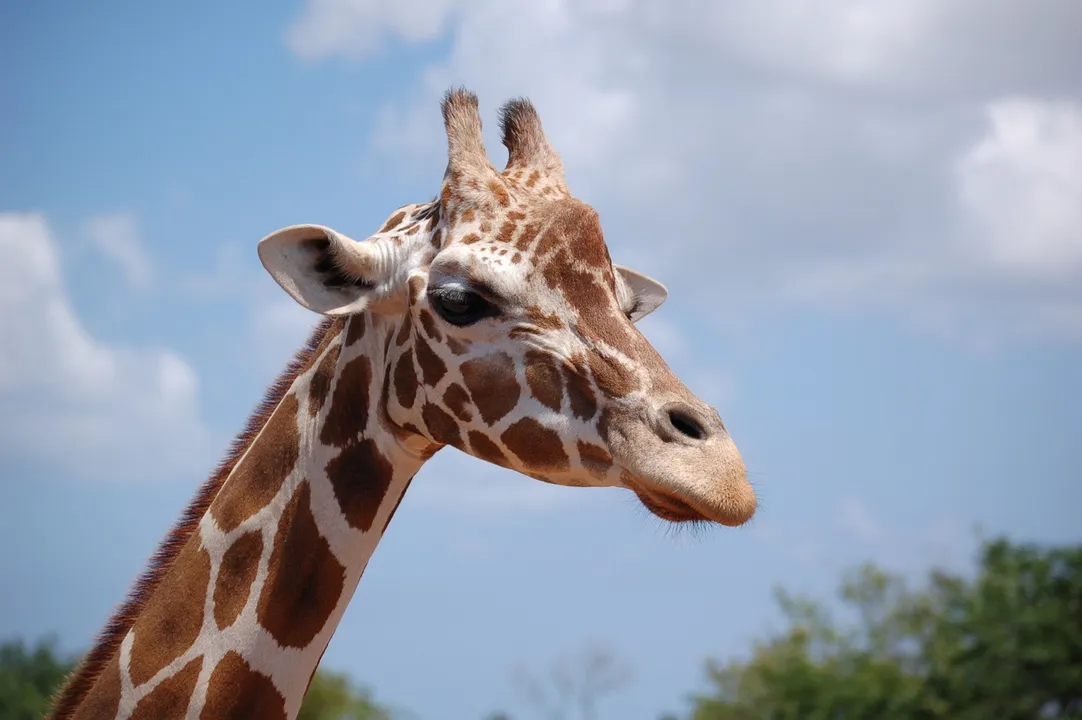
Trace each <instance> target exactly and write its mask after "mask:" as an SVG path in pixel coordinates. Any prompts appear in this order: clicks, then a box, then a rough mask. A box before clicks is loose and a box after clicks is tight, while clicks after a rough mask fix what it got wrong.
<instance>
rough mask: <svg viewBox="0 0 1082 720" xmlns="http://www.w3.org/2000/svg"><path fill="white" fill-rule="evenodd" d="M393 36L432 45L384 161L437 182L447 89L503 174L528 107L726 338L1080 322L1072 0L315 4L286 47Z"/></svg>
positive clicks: (617, 242) (313, 51)
mask: <svg viewBox="0 0 1082 720" xmlns="http://www.w3.org/2000/svg"><path fill="white" fill-rule="evenodd" d="M407 15H409V16H411V17H414V18H416V17H420V18H423V22H421V23H420V24H419V25H417V26H410V25H409V23H408V21H407V20H404V19H403V18H405V17H406V16H407ZM302 36H303V39H299V38H302ZM388 36H393V37H395V38H396V39H398V40H400V41H404V42H407V43H422V42H427V41H431V40H433V39H435V38H437V37H439V38H444V37H446V38H447V40H448V41H449V42H448V43H447V48H448V49H447V51H446V55H445V56H443V57H442V58H441V59H440V60H438V61H437V62H436V63H434V64H433V65H431V66H429V67H427V68H426V69H425V70H424V72H423V74H422V75H421V76H420V77H419V78H418V80H417V83H418V84H417V87H416V88H415V89H414V91H413V93H412V94H406V96H405V97H406V98H407V99H406V100H405V101H396V102H392V103H390V104H387V105H386V106H384V107H383V108H381V110H380V111H379V122H378V128H377V131H376V134H375V136H374V138H373V151H374V154H375V155H376V157H377V158H378V161H379V162H381V163H383V164H385V165H388V166H393V167H395V168H396V169H399V170H402V169H403V168H405V169H406V170H407V171H408V170H409V169H410V168H412V169H413V170H414V171H417V170H423V172H424V176H425V177H427V178H431V181H432V182H436V180H437V179H438V177H439V175H440V173H441V172H442V170H443V164H444V157H443V153H444V139H443V137H442V134H441V132H442V131H441V127H440V122H439V115H438V107H437V101H438V98H439V96H440V95H441V94H442V92H443V91H444V90H446V88H447V87H448V86H450V85H452V84H458V83H465V84H467V85H468V86H469V87H471V88H472V89H474V90H476V91H477V92H478V94H479V95H480V98H481V102H482V109H483V111H484V112H485V114H486V119H487V120H489V122H488V123H487V125H486V136H487V141H488V142H487V144H488V146H489V150H490V152H491V153H492V154H493V158H494V160H497V161H498V158H499V157H500V155H501V153H502V149H501V148H500V147H499V143H498V141H497V139H496V137H495V131H494V125H495V123H493V122H491V120H492V119H494V109H495V106H496V105H497V104H498V103H500V102H502V101H503V100H505V99H506V98H509V97H512V96H518V95H528V96H529V97H531V99H533V100H534V102H535V104H537V106H538V107H539V109H540V110H541V112H542V116H543V119H544V122H545V126H546V129H547V130H548V132H549V135H550V137H551V138H552V140H553V143H554V144H555V145H556V146H557V147H558V148H559V149H560V151H561V153H562V154H563V156H564V160H565V163H566V165H567V167H568V174H569V182H570V185H571V187H572V189H573V190H574V191H576V193H577V194H579V195H580V196H582V197H584V199H587V200H588V201H590V202H593V203H594V204H595V205H596V206H597V207H598V208H599V210H600V211H601V212H602V217H603V219H604V221H605V223H606V231H607V235H608V237H609V239H610V245H612V246H613V250H614V253H615V255H616V256H617V257H619V258H621V259H622V261H623V258H628V259H629V260H628V261H629V262H634V263H635V264H638V265H642V266H643V267H642V269H644V270H647V271H649V272H650V273H651V274H657V275H658V276H659V277H660V278H661V279H663V280H664V281H666V282H667V283H668V284H669V285H670V286H671V287H674V288H675V287H676V285H677V284H678V283H681V281H682V282H683V283H687V284H686V285H683V287H681V288H680V291H681V292H682V293H684V294H689V293H690V294H693V295H696V296H697V300H698V301H699V303H700V304H705V305H706V306H708V307H710V310H711V312H710V314H711V315H713V316H716V317H718V318H719V319H723V320H727V319H728V318H729V317H740V316H746V315H747V313H748V312H749V310H750V309H752V308H753V307H754V306H757V305H763V304H777V303H789V304H811V303H814V304H826V305H835V306H842V305H844V306H849V307H853V306H856V307H861V308H864V307H869V306H873V305H875V304H879V305H885V306H888V307H891V308H893V309H895V310H896V311H898V312H901V313H903V314H905V315H906V316H907V317H908V318H909V319H910V320H915V321H916V322H920V323H927V322H929V318H935V322H936V323H937V324H939V325H941V326H942V327H945V328H947V327H958V326H960V325H965V326H966V327H976V326H977V325H980V324H982V323H983V324H984V325H985V326H987V327H990V328H992V329H993V331H995V332H1015V331H1019V330H1022V329H1024V330H1026V331H1032V330H1033V328H1035V327H1038V326H1039V327H1041V328H1043V329H1044V330H1058V331H1064V330H1066V331H1067V332H1076V331H1077V328H1078V327H1079V325H1082V321H1080V320H1079V313H1078V308H1079V307H1082V284H1080V283H1078V282H1074V283H1073V284H1074V286H1075V289H1073V290H1062V291H1059V292H1057V293H1056V294H1055V295H1054V296H1052V297H1049V295H1048V293H1047V291H1046V285H1047V283H1049V282H1050V281H1055V282H1063V281H1064V279H1070V280H1072V281H1074V280H1075V279H1076V278H1077V275H1076V274H1075V270H1073V269H1072V268H1076V267H1077V264H1078V260H1077V258H1078V249H1077V248H1078V241H1077V238H1079V237H1080V236H1082V225H1080V218H1079V212H1080V211H1079V210H1078V208H1079V207H1082V198H1080V197H1079V196H1078V185H1077V184H1076V183H1077V177H1078V175H1077V173H1078V170H1077V168H1078V167H1079V164H1078V162H1077V160H1075V159H1074V158H1075V157H1076V154H1072V153H1077V150H1076V149H1075V148H1077V147H1078V145H1077V143H1078V140H1077V138H1078V129H1077V113H1078V108H1079V107H1080V105H1079V103H1082V44H1080V43H1078V42H1077V38H1078V37H1080V36H1082V6H1079V5H1078V3H1077V2H1076V1H1075V0H1049V1H1048V2H1044V3H1040V4H1034V3H1016V2H1008V1H1007V0H960V1H959V2H955V3H941V2H936V1H935V0H878V1H877V2H868V1H867V0H842V2H837V3H833V4H831V5H830V6H829V7H826V8H825V7H823V6H822V4H821V3H812V2H809V1H807V0H804V1H802V2H796V3H792V2H788V1H787V2H781V0H734V1H733V2H726V3H713V4H710V3H696V2H692V0H674V2H672V3H669V4H667V5H659V4H656V3H647V2H645V0H584V1H583V2H574V3H572V2H570V1H569V0H547V1H546V2H524V1H523V2H508V1H507V0H469V1H466V0H461V1H459V2H454V3H452V2H450V0H433V1H432V2H417V1H415V2H412V3H407V4H404V5H401V6H399V5H393V4H392V5H386V4H385V5H376V4H374V3H371V2H365V1H361V0H356V1H353V2H351V1H349V0H337V1H336V2H321V1H318V0H312V1H310V2H308V3H307V4H306V5H305V9H304V11H303V13H302V15H301V17H300V19H299V20H298V21H297V23H296V24H295V25H294V27H293V28H292V29H291V31H290V38H291V44H292V47H293V48H294V50H296V51H297V52H298V53H299V54H301V55H303V56H305V57H309V58H314V57H326V56H330V55H335V54H339V55H345V56H350V57H354V58H356V57H360V56H363V55H364V54H366V53H372V52H376V51H377V50H378V49H379V46H378V44H377V43H376V42H375V39H376V38H378V37H388ZM400 97H401V96H400ZM1019 97H1021V98H1026V99H1021V100H1020V99H1016V98H1019ZM1054 98H1056V99H1055V100H1053V99H1054ZM958 158H964V159H963V160H961V161H959V160H958ZM1023 238H1025V240H1023ZM661 247H664V249H665V250H664V252H662V251H660V250H659V248H661ZM689 258H694V259H695V260H694V262H689ZM1005 269H1007V270H1010V272H1005ZM1003 308H1008V309H1009V313H1008V314H1009V315H1010V316H1011V319H1010V322H1004V318H1003V314H1002V311H1003Z"/></svg>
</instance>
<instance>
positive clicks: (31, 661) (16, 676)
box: [0, 640, 73, 720]
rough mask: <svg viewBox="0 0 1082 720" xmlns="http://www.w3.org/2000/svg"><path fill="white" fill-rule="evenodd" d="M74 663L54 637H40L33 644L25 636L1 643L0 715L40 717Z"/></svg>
mask: <svg viewBox="0 0 1082 720" xmlns="http://www.w3.org/2000/svg"><path fill="white" fill-rule="evenodd" d="M72 665H73V660H72V659H71V658H68V657H66V656H64V655H62V654H60V653H59V652H57V650H56V644H55V642H53V641H52V640H40V641H38V643H37V644H36V645H35V646H34V647H32V648H31V647H27V645H26V644H25V643H24V642H23V641H22V640H9V641H7V642H4V643H3V644H0V719H2V720H37V719H38V718H40V717H41V716H42V715H43V714H44V713H45V712H46V711H48V709H49V706H50V704H51V701H52V697H53V693H54V692H55V691H56V689H57V688H59V686H60V683H62V682H63V681H64V678H65V677H66V676H67V674H68V672H70V671H71V668H72Z"/></svg>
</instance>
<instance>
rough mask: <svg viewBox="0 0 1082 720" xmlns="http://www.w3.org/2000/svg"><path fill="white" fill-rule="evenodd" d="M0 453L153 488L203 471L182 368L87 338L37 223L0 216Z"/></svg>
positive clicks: (166, 357) (191, 380)
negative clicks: (168, 477) (176, 475)
mask: <svg viewBox="0 0 1082 720" xmlns="http://www.w3.org/2000/svg"><path fill="white" fill-rule="evenodd" d="M0 257H2V258H3V261H2V262H0V446H3V448H4V450H3V452H4V453H5V454H7V455H8V456H10V457H16V456H24V457H29V458H32V459H33V460H34V461H35V462H38V463H42V464H47V465H50V466H53V467H55V468H57V469H58V470H64V471H66V472H69V473H71V474H73V475H78V476H83V477H93V478H99V479H109V480H115V479H122V480H131V479H138V480H153V479H155V478H158V477H160V476H161V475H163V474H172V473H173V472H176V471H179V470H189V469H193V468H199V469H205V468H203V467H202V461H203V460H205V459H206V458H205V456H204V452H205V444H206V433H205V431H204V428H203V426H202V424H201V422H200V419H199V416H198V411H197V406H196V394H197V381H196V376H195V373H194V372H193V370H192V368H191V367H190V366H189V365H188V364H187V363H186V362H185V361H184V360H183V359H182V358H180V357H178V356H177V355H176V354H174V353H172V352H169V351H167V350H158V349H150V348H126V347H118V346H112V345H109V344H107V343H105V342H102V341H101V340H99V339H97V338H95V337H93V336H92V335H91V334H90V332H88V330H87V329H86V328H85V327H84V326H83V324H82V322H81V321H80V319H79V317H78V316H77V315H76V313H75V311H74V309H73V307H72V305H71V302H70V300H69V298H68V294H67V290H66V288H65V286H64V281H63V278H62V277H61V272H60V258H59V252H58V249H57V246H56V243H55V242H54V241H53V238H52V235H51V233H50V230H49V227H48V225H47V223H46V221H45V219H44V218H43V217H42V216H40V215H35V214H23V213H2V214H0Z"/></svg>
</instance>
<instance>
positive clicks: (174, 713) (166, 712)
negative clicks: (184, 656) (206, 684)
mask: <svg viewBox="0 0 1082 720" xmlns="http://www.w3.org/2000/svg"><path fill="white" fill-rule="evenodd" d="M202 667H203V657H202V656H199V657H197V658H195V659H194V660H191V661H189V662H188V664H187V665H185V666H184V667H183V668H181V670H180V672H178V673H177V674H176V675H172V676H170V677H168V678H166V679H165V680H163V681H162V682H161V684H159V685H158V687H156V688H154V689H153V690H151V691H150V694H149V695H147V696H146V697H145V698H143V699H142V700H140V701H139V704H138V705H136V706H135V711H134V712H133V713H132V714H131V717H130V718H129V720H161V718H178V717H184V714H185V713H186V712H188V703H189V702H191V699H192V692H193V691H194V690H195V683H196V681H197V680H199V670H200V669H201V668H202Z"/></svg>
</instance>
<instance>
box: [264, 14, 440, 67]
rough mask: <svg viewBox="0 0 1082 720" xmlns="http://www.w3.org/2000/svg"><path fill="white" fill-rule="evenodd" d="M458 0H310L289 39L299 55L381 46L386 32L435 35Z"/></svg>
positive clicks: (412, 38)
mask: <svg viewBox="0 0 1082 720" xmlns="http://www.w3.org/2000/svg"><path fill="white" fill-rule="evenodd" d="M457 4H458V3H456V2H455V0H399V1H398V2H394V3H383V2H378V0H309V1H308V3H307V5H306V7H305V10H304V13H303V14H302V16H301V17H300V18H299V19H298V20H297V22H296V23H294V24H293V25H292V26H291V27H290V28H289V31H288V33H287V34H286V42H287V43H288V44H289V47H290V48H291V49H292V50H293V51H294V52H295V53H297V54H298V55H300V56H301V57H306V58H318V57H322V56H325V55H329V54H331V53H342V54H344V55H348V56H353V57H360V56H362V55H365V54H368V53H370V52H372V51H373V50H375V49H377V48H378V47H379V46H380V41H381V40H382V39H383V38H384V37H386V36H387V35H391V36H393V37H395V38H400V39H402V40H406V41H407V42H420V41H424V40H433V39H435V38H436V37H438V36H439V35H440V34H441V33H442V32H443V31H444V27H445V23H446V21H447V19H448V16H449V15H450V14H451V12H452V11H453V10H454V9H455V6H456V5H457Z"/></svg>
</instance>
